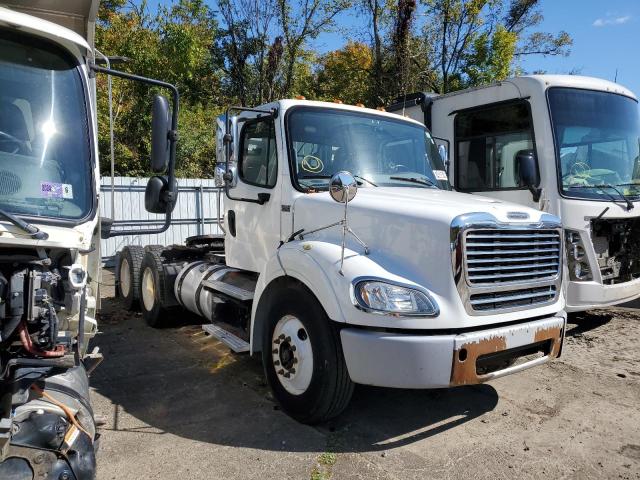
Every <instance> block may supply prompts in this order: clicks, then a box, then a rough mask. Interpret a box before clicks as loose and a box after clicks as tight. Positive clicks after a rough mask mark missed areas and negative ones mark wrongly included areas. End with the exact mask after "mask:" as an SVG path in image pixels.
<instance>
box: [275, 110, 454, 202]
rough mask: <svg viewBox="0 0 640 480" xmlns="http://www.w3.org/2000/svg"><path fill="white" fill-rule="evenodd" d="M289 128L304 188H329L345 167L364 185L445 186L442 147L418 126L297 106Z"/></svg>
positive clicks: (294, 166) (297, 174)
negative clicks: (438, 146)
mask: <svg viewBox="0 0 640 480" xmlns="http://www.w3.org/2000/svg"><path fill="white" fill-rule="evenodd" d="M287 127H288V141H289V151H290V155H291V158H293V161H292V169H293V172H294V178H295V181H296V182H297V183H298V185H299V186H300V187H301V188H302V189H305V190H309V189H313V190H323V189H326V188H328V185H329V179H330V178H331V176H332V175H333V174H334V173H336V172H339V171H341V170H346V171H348V172H351V173H352V174H353V175H354V176H355V177H356V179H357V180H358V183H360V184H361V185H362V186H365V187H375V186H386V187H388V186H393V187H418V188H447V186H446V185H445V184H447V181H446V174H445V172H444V166H443V162H442V159H441V157H440V155H439V153H438V149H437V147H436V145H435V143H434V142H433V140H432V139H431V136H430V135H429V133H428V132H427V131H426V130H425V128H424V127H422V126H420V125H416V124H413V123H409V122H406V121H403V120H400V119H398V120H394V119H390V118H385V117H382V116H380V115H371V114H366V113H359V112H349V111H343V110H329V109H319V108H313V107H299V108H296V109H294V110H292V111H291V113H289V115H288V118H287ZM434 170H435V173H434ZM447 185H448V184H447Z"/></svg>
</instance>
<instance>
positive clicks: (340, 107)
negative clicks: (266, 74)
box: [258, 99, 424, 127]
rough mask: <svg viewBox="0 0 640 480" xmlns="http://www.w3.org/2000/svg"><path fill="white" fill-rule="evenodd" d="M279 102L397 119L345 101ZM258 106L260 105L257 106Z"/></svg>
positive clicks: (284, 106)
mask: <svg viewBox="0 0 640 480" xmlns="http://www.w3.org/2000/svg"><path fill="white" fill-rule="evenodd" d="M278 103H279V104H280V106H281V107H282V108H283V109H286V110H288V109H289V108H292V107H297V106H307V107H322V108H332V109H336V110H345V111H349V112H356V113H357V112H362V113H367V114H371V115H378V116H381V117H386V118H390V119H392V120H398V115H397V114H394V113H389V112H387V111H385V110H377V109H374V108H367V107H359V106H357V105H349V104H346V103H337V102H321V101H317V100H297V99H284V100H280V101H279V102H278ZM258 108H260V107H258ZM400 118H402V119H403V120H405V121H407V122H410V123H415V124H417V125H420V126H421V127H423V126H424V125H423V124H422V123H420V122H417V121H416V120H413V119H411V118H408V117H402V116H401V117H400Z"/></svg>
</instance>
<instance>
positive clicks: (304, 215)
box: [293, 187, 543, 231]
mask: <svg viewBox="0 0 640 480" xmlns="http://www.w3.org/2000/svg"><path fill="white" fill-rule="evenodd" d="M293 211H294V218H295V228H294V231H295V230H299V229H301V228H304V229H305V230H307V231H309V230H312V229H314V228H319V227H321V226H323V225H324V224H329V223H332V222H333V221H338V220H340V219H341V218H342V216H343V212H344V207H343V205H341V204H338V203H336V202H335V201H334V200H333V199H332V198H331V197H330V196H329V193H328V192H321V193H315V194H307V195H304V196H302V197H299V198H298V199H297V200H296V201H295V203H294V206H293ZM475 212H485V213H489V214H491V215H492V216H493V217H495V219H496V220H497V221H499V222H501V223H516V224H517V223H520V224H531V223H538V222H539V221H540V219H541V216H542V215H543V212H540V211H538V210H534V209H531V208H527V207H524V206H522V205H516V204H513V203H508V202H504V201H502V200H497V199H494V198H488V197H483V196H479V195H470V194H466V193H458V192H451V191H446V190H436V189H432V188H412V187H377V188H376V187H368V188H361V189H359V190H358V194H357V195H356V197H355V198H354V199H353V201H352V202H351V203H349V207H348V215H349V224H350V225H351V226H352V228H355V226H356V225H358V226H361V227H362V228H367V227H368V226H369V225H367V224H369V223H370V224H371V226H379V227H382V226H383V225H387V226H388V225H390V224H391V225H395V226H396V227H402V226H404V225H405V224H406V222H410V223H412V222H419V223H421V224H423V225H424V226H426V227H428V226H435V225H444V226H446V228H449V226H450V225H451V222H452V220H453V219H454V218H456V217H458V216H460V215H464V214H469V213H475Z"/></svg>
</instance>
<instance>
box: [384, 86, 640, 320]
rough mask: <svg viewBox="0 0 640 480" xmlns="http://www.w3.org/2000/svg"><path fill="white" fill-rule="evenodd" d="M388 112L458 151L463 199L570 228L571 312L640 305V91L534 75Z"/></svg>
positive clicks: (454, 172) (457, 181)
mask: <svg viewBox="0 0 640 480" xmlns="http://www.w3.org/2000/svg"><path fill="white" fill-rule="evenodd" d="M387 110H389V111H393V112H396V113H400V114H404V115H408V116H409V117H411V118H416V119H418V120H419V121H421V122H423V123H424V124H425V125H427V127H428V128H430V129H431V131H432V132H433V134H434V135H435V136H436V137H440V138H442V139H443V140H445V141H446V142H447V143H449V145H450V148H449V150H448V158H447V161H448V164H449V171H448V174H449V178H450V181H451V183H452V185H453V187H454V188H455V190H457V191H461V192H467V193H473V194H479V195H486V196H489V197H492V198H497V199H501V200H505V201H510V202H514V203H517V204H520V205H526V206H528V207H531V208H536V209H539V210H541V211H544V212H549V213H552V214H554V215H556V216H559V217H560V218H561V219H562V222H563V227H564V235H565V241H566V248H567V252H566V253H567V260H568V261H567V279H568V282H567V311H570V312H574V311H582V310H586V309H590V308H598V307H607V306H611V305H615V304H619V303H623V302H627V301H631V300H633V299H634V298H637V297H638V296H640V240H639V239H640V211H639V210H638V209H637V208H634V207H635V206H637V205H638V200H640V163H639V160H638V139H639V135H640V129H639V122H638V102H637V98H636V97H635V95H634V94H633V93H632V92H631V91H629V90H628V89H626V88H624V87H622V86H621V85H618V84H615V83H612V82H608V81H606V80H600V79H595V78H589V77H580V76H574V75H532V76H524V77H517V78H512V79H508V80H505V81H502V82H499V83H496V84H493V85H487V86H484V87H479V88H474V89H468V90H462V91H459V92H453V93H449V94H446V95H433V94H415V95H412V96H410V97H407V98H406V99H402V100H401V101H399V102H397V103H396V104H394V105H392V106H390V107H389V108H388V109H387Z"/></svg>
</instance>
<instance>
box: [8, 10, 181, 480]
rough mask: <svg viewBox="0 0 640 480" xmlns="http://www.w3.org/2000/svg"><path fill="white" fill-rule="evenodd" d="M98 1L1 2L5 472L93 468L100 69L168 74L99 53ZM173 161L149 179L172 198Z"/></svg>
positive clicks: (160, 125) (162, 123)
mask: <svg viewBox="0 0 640 480" xmlns="http://www.w3.org/2000/svg"><path fill="white" fill-rule="evenodd" d="M97 10H98V2H97V0H77V1H76V0H73V1H72V0H69V1H56V2H51V1H49V0H20V1H13V0H3V1H0V478H3V479H4V478H11V479H18V478H19V479H22V478H24V479H31V478H38V479H46V480H49V479H60V478H65V479H69V480H74V479H90V478H94V477H95V467H96V461H95V448H96V440H97V433H96V422H95V419H94V416H93V412H92V409H91V401H90V396H89V374H90V373H91V371H92V370H93V369H94V368H95V367H96V366H97V365H98V364H99V363H100V361H101V360H102V356H101V354H100V352H99V351H98V349H97V348H95V349H94V350H91V351H90V350H89V341H90V340H91V338H93V337H94V336H95V334H96V333H97V328H98V327H97V322H96V312H97V310H98V308H99V301H98V299H99V285H100V272H101V258H100V239H101V233H102V230H103V229H102V228H101V227H102V226H103V225H102V223H103V219H101V218H100V216H99V202H100V191H99V185H100V183H99V178H100V173H99V161H98V141H97V129H98V125H97V113H96V88H95V87H96V85H95V74H96V72H99V71H100V72H110V73H111V74H113V75H119V76H124V77H126V78H132V79H134V80H137V81H144V82H147V83H153V84H154V85H159V86H165V87H166V86H168V85H167V84H164V83H163V82H160V81H156V80H152V79H145V78H144V77H136V76H132V75H130V74H126V73H123V72H117V71H112V70H109V69H105V68H101V67H98V66H97V65H95V56H94V48H93V39H94V26H95V19H96V13H97ZM171 87H172V86H171ZM176 92H177V91H176ZM176 96H177V95H176ZM174 106H175V108H174V112H175V115H174V116H173V118H174V119H175V118H177V106H178V105H177V101H174ZM154 114H155V121H154V122H153V123H154V126H155V125H157V127H156V128H155V129H153V132H155V133H154V138H155V139H156V140H157V141H156V142H155V144H157V145H158V146H159V148H156V149H155V153H156V154H155V155H153V156H152V157H153V158H155V160H156V161H155V162H153V165H152V168H153V167H155V168H154V171H157V172H160V171H162V170H164V169H166V168H167V165H168V164H173V161H172V159H173V158H174V152H175V141H174V140H171V139H170V138H169V137H170V135H169V133H170V131H169V126H168V124H169V114H168V101H167V100H166V99H164V97H160V96H158V97H157V98H156V100H155V104H154ZM158 115H160V117H158ZM172 128H173V129H174V130H175V121H173V122H172ZM172 138H175V137H172ZM172 152H173V153H172ZM169 170H170V172H169V175H168V177H167V178H166V179H164V177H162V178H160V177H158V178H156V179H155V180H154V182H152V183H153V185H156V186H158V185H160V186H161V188H156V189H155V190H154V192H155V193H156V194H158V198H160V197H162V200H163V201H165V205H166V201H169V202H171V199H172V195H173V193H174V192H173V190H172V189H171V188H168V187H166V185H169V184H171V182H169V180H170V179H172V175H173V173H172V167H171V168H169ZM166 210H167V219H170V209H166ZM107 230H108V229H107ZM112 233H113V234H115V235H118V234H123V233H128V232H123V231H122V229H121V230H120V231H117V232H110V231H107V234H108V235H111V234H112Z"/></svg>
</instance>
